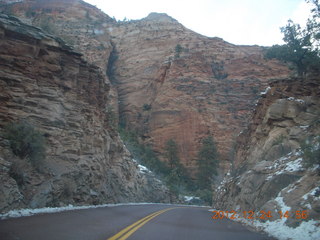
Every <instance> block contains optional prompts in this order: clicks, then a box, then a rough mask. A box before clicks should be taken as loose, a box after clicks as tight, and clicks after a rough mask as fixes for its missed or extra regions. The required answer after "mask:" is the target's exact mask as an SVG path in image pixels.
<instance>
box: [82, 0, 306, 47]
mask: <svg viewBox="0 0 320 240" xmlns="http://www.w3.org/2000/svg"><path fill="white" fill-rule="evenodd" d="M85 1H86V2H88V3H91V4H92V5H95V6H97V7H98V8H100V9H101V10H103V11H104V12H105V13H106V14H108V15H109V16H110V17H115V18H116V19H117V20H123V19H124V18H127V19H132V20H133V19H141V18H144V17H146V16H147V15H148V14H149V13H150V12H159V13H167V14H168V15H170V16H171V17H173V18H175V19H176V20H178V21H179V22H180V23H182V24H183V25H184V26H185V27H187V28H189V29H191V30H193V31H195V32H197V33H200V34H203V35H205V36H208V37H220V38H223V39H224V40H226V41H228V42H230V43H234V44H245V45H254V44H258V45H262V46H271V45H273V44H279V43H280V44H281V43H282V34H281V32H280V29H279V28H280V27H281V26H284V25H285V24H286V22H287V20H288V19H292V20H294V21H295V22H298V23H299V22H300V23H304V22H305V21H306V19H307V17H308V15H309V13H310V10H309V5H308V4H306V3H305V1H304V0H156V1H154V0H85Z"/></svg>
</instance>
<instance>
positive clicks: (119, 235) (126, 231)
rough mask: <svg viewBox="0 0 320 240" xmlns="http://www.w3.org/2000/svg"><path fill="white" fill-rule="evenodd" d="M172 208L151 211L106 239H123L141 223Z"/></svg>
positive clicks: (140, 225) (143, 223)
mask: <svg viewBox="0 0 320 240" xmlns="http://www.w3.org/2000/svg"><path fill="white" fill-rule="evenodd" d="M172 209H175V208H167V209H164V210H160V211H158V212H155V213H152V214H150V215H148V216H146V217H144V218H142V219H140V220H139V221H136V222H135V223H133V224H131V225H130V226H128V227H126V228H124V229H123V230H121V231H120V232H118V233H117V234H115V235H114V236H112V237H110V238H108V239H107V240H125V239H127V238H128V237H129V236H131V235H132V234H133V233H134V232H135V231H137V230H138V229H139V228H141V227H142V226H143V225H145V224H146V223H147V222H149V221H150V220H151V219H153V218H155V217H156V216H158V215H160V214H162V213H164V212H166V211H169V210H172Z"/></svg>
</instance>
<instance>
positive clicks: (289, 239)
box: [208, 198, 320, 240]
mask: <svg viewBox="0 0 320 240" xmlns="http://www.w3.org/2000/svg"><path fill="white" fill-rule="evenodd" d="M278 202H280V203H281V205H282V206H281V207H282V210H285V209H288V208H289V207H288V206H286V205H285V204H284V203H283V200H282V199H280V198H279V199H278ZM208 211H209V212H212V211H219V210H216V209H209V210H208ZM233 221H236V222H240V223H243V224H245V225H247V226H250V227H253V228H254V229H256V230H257V231H263V232H265V233H267V234H268V235H269V236H271V237H274V238H276V239H279V240H301V239H304V240H316V239H320V222H319V221H315V220H309V221H304V222H302V223H301V224H300V225H299V226H298V227H296V228H292V227H288V226H287V225H285V221H286V218H282V219H278V220H276V221H266V222H260V221H258V220H254V219H253V220H251V219H244V218H242V217H241V216H240V215H239V214H236V215H235V219H233Z"/></svg>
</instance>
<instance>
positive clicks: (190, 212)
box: [0, 204, 271, 240]
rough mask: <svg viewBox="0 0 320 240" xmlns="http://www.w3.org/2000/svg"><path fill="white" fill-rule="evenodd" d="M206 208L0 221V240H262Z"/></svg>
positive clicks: (130, 208)
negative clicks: (214, 217) (213, 214)
mask: <svg viewBox="0 0 320 240" xmlns="http://www.w3.org/2000/svg"><path fill="white" fill-rule="evenodd" d="M211 216H212V214H211V213H210V212H209V211H208V208H198V207H187V206H186V207H180V206H174V205H155V204H150V205H127V206H117V207H104V208H96V209H87V210H75V211H67V212H62V213H54V214H42V215H35V216H31V217H22V218H12V219H6V220H1V221H0V239H1V240H73V239H74V240H107V239H108V240H115V239H117V240H125V239H128V240H144V239H147V240H158V239H159V240H160V239H161V240H169V239H170V240H179V239H183V240H188V239H196V240H206V239H210V240H213V239H218V240H229V239H230V240H231V239H232V240H233V239H237V240H242V239H243V240H251V239H252V240H262V239H266V240H267V239H271V238H269V237H267V236H265V235H262V234H258V233H254V232H250V231H249V230H247V229H246V228H245V227H243V226H242V225H240V224H238V223H235V222H232V221H230V220H227V219H222V220H220V219H219V220H213V219H212V218H211Z"/></svg>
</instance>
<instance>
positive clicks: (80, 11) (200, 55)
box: [1, 0, 289, 173]
mask: <svg viewBox="0 0 320 240" xmlns="http://www.w3.org/2000/svg"><path fill="white" fill-rule="evenodd" d="M1 9H2V11H5V12H10V13H12V14H15V15H16V16H19V17H20V18H21V19H24V20H25V21H28V22H29V23H31V24H33V25H36V26H39V27H42V28H44V29H46V30H47V31H49V32H51V33H52V34H55V35H58V36H60V37H61V38H63V39H64V40H66V41H67V42H68V43H69V44H71V45H73V46H74V47H75V49H76V50H77V51H80V52H82V53H83V54H84V57H85V58H86V59H87V60H88V61H90V62H92V63H94V64H96V65H98V66H99V67H101V69H103V71H106V72H107V74H108V76H109V77H110V78H111V80H112V83H113V84H112V86H111V91H110V92H111V96H112V98H110V99H111V101H110V109H112V110H113V111H114V113H115V115H116V116H118V109H119V112H120V114H119V115H120V116H119V117H120V121H121V124H122V125H123V126H125V127H126V128H127V129H128V130H131V131H137V132H138V134H139V135H140V137H141V139H142V141H144V143H146V144H151V145H152V147H153V149H154V150H155V151H156V152H157V153H158V154H159V156H160V157H161V158H162V159H163V160H165V158H164V157H163V156H164V155H163V153H164V146H165V143H166V142H167V141H168V140H169V139H171V138H172V139H174V140H175V141H176V142H177V144H178V147H179V157H180V158H181V161H182V163H183V164H184V165H185V166H186V167H187V168H188V169H189V170H190V171H191V172H193V173H194V172H195V170H196V154H197V152H198V150H199V147H200V143H201V140H202V139H203V138H204V137H206V136H208V135H213V136H214V138H215V141H216V142H217V145H218V150H219V152H220V153H221V158H222V164H221V166H222V167H223V168H227V166H228V163H227V162H226V160H227V159H229V158H230V157H229V156H230V155H232V146H233V143H234V141H235V137H236V136H237V135H238V133H239V132H240V131H241V130H242V129H243V128H244V127H245V126H246V125H247V123H248V120H249V119H250V116H251V110H252V109H253V108H254V104H255V101H256V99H257V98H258V96H259V93H260V92H261V91H263V90H264V89H265V88H266V86H267V85H268V82H269V81H270V80H271V79H273V78H277V79H281V78H285V77H287V76H288V73H289V71H288V69H287V68H286V67H285V66H284V65H281V64H279V63H278V62H274V61H266V60H264V59H263V55H262V48H261V47H258V46H236V45H232V44H229V43H227V42H225V41H223V40H222V39H219V38H208V37H205V36H201V35H199V34H197V33H195V32H192V31H190V30H188V29H186V28H185V27H183V26H182V25H181V24H180V23H178V22H177V21H176V20H175V19H173V18H171V17H169V16H167V15H166V14H159V13H151V14H150V15H149V16H148V17H146V18H144V19H142V20H137V21H125V22H116V21H115V20H113V19H111V18H110V17H108V16H107V15H106V14H104V13H102V12H101V11H100V10H98V9H96V8H95V7H93V6H91V5H89V4H86V3H84V2H83V1H78V0H73V1H66V0H51V1H48V0H36V1H29V0H25V1H22V2H20V3H16V4H10V5H6V6H3V7H2V8H1ZM118 100H119V101H118ZM118 104H119V105H118Z"/></svg>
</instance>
